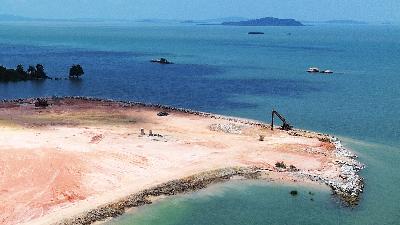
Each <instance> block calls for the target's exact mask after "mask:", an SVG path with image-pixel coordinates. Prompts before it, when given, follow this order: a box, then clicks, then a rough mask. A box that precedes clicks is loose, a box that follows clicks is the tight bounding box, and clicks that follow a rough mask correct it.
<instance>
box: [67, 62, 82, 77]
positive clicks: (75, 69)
mask: <svg viewBox="0 0 400 225" xmlns="http://www.w3.org/2000/svg"><path fill="white" fill-rule="evenodd" d="M83 74H85V72H83V68H82V66H81V65H79V64H78V65H72V66H71V68H70V69H69V77H70V78H78V77H80V76H82V75H83Z"/></svg>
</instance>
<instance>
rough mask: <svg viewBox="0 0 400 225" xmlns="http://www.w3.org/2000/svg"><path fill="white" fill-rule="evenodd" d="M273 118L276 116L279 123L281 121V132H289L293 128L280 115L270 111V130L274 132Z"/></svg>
mask: <svg viewBox="0 0 400 225" xmlns="http://www.w3.org/2000/svg"><path fill="white" fill-rule="evenodd" d="M274 116H277V117H278V118H279V119H280V120H281V121H282V127H281V129H282V130H291V129H292V128H293V126H292V125H290V124H289V123H288V122H287V121H286V119H285V117H283V116H282V115H281V114H279V113H278V112H277V111H275V110H272V122H271V130H274Z"/></svg>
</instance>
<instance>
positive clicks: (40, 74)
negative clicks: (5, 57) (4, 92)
mask: <svg viewBox="0 0 400 225" xmlns="http://www.w3.org/2000/svg"><path fill="white" fill-rule="evenodd" d="M48 78H49V77H48V76H47V75H46V72H45V71H44V67H43V65H41V64H37V65H36V67H34V66H29V68H28V70H26V71H25V70H24V67H23V66H22V65H18V66H17V68H16V69H8V68H6V67H4V66H0V82H9V81H25V80H44V79H48Z"/></svg>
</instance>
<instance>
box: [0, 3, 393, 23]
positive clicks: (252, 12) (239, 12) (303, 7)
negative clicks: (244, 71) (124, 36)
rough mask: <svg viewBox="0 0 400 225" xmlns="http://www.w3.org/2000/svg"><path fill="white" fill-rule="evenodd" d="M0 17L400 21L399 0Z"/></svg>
mask: <svg viewBox="0 0 400 225" xmlns="http://www.w3.org/2000/svg"><path fill="white" fill-rule="evenodd" d="M0 14H12V15H19V16H27V17H35V18H51V19H71V18H105V19H145V18H158V19H210V18H221V17H229V16H241V17H246V18H260V17H266V16H273V17H279V18H295V19H298V20H310V21H323V20H331V19H353V20H361V21H367V22H373V21H392V22H400V0H196V1H189V0H168V1H165V0H0Z"/></svg>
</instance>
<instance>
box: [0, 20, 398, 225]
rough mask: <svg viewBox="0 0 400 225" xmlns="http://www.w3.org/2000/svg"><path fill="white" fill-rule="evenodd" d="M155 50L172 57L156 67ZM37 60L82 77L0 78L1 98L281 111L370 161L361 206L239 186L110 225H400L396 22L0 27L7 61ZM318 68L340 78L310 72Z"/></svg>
mask: <svg viewBox="0 0 400 225" xmlns="http://www.w3.org/2000/svg"><path fill="white" fill-rule="evenodd" d="M250 31H260V32H264V33H265V34H264V35H248V32H250ZM160 57H164V58H167V59H168V60H170V61H172V62H174V63H175V64H173V65H159V64H152V63H150V62H149V60H151V59H153V58H160ZM38 63H40V64H43V65H44V67H45V70H46V72H47V74H48V75H49V76H51V77H61V78H66V77H68V70H69V67H70V66H71V65H72V64H80V65H82V67H83V69H84V71H85V75H84V76H83V78H82V79H80V80H45V81H26V82H15V83H0V98H1V99H15V98H27V97H38V96H93V97H100V98H110V99H115V100H129V101H140V102H149V103H158V104H164V105H171V106H176V107H184V108H191V109H195V110H200V111H207V112H213V113H218V114H224V115H230V116H238V117H245V118H251V119H256V120H261V121H264V122H270V119H271V111H272V109H275V110H277V111H279V112H280V113H281V114H283V115H284V116H285V117H286V118H287V120H288V121H290V123H291V124H292V125H294V126H295V127H296V128H302V129H308V130H313V131H317V132H323V133H329V134H332V135H334V136H337V137H339V138H340V139H341V140H342V141H343V143H344V145H345V146H346V147H348V148H350V149H352V150H353V151H354V152H356V153H357V154H358V155H359V160H360V161H361V162H363V163H365V164H366V166H367V167H366V169H365V170H363V171H362V176H364V177H365V191H364V193H363V194H362V198H361V201H360V204H359V206H357V207H354V208H347V207H344V206H343V205H341V204H340V202H338V201H337V200H336V199H335V198H334V197H333V196H332V195H331V193H330V191H329V189H327V188H326V189H324V188H322V189H321V188H313V187H309V186H304V185H301V184H298V185H283V184H275V183H266V182H256V181H248V182H244V181H235V182H228V183H224V184H218V185H214V186H212V187H210V188H208V189H205V190H202V191H199V192H196V193H192V194H186V195H180V196H175V197H168V198H165V199H163V200H160V201H157V202H156V203H155V204H152V205H148V206H144V207H141V208H139V209H136V210H132V211H131V212H129V213H127V214H125V215H123V216H121V217H119V218H116V219H113V220H110V221H109V222H107V224H108V225H133V224H135V225H142V224H143V225H144V224H146V225H152V224H157V225H164V224H165V225H167V224H171V225H172V224H173V225H180V224H182V225H188V224H196V225H210V224H218V225H225V224H227V225H228V224H229V225H253V224H254V225H261V224H263V225H264V224H276V225H292V224H293V225H295V224H299V225H312V224H321V225H331V224H345V225H346V224H349V225H350V224H352V225H378V224H379V225H381V224H382V225H399V224H400V191H399V188H400V172H399V169H400V69H399V68H400V26H396V25H324V24H317V25H310V26H304V27H226V26H201V25H194V24H177V23H175V24H172V23H170V24H169V23H168V24H155V23H133V22H132V23H130V22H46V21H40V22H1V23H0V65H4V66H6V67H16V66H17V65H18V64H22V65H24V66H25V68H27V67H28V66H29V65H36V64H38ZM314 66H316V67H319V68H321V69H330V70H333V71H334V74H331V75H324V74H309V73H307V72H305V71H306V70H307V69H308V68H309V67H314ZM291 190H298V192H299V195H298V196H295V197H293V196H290V194H289V192H290V191H291ZM310 192H311V194H310Z"/></svg>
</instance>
